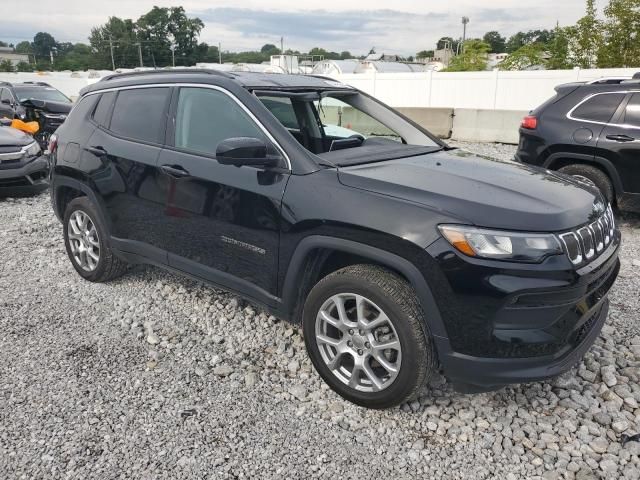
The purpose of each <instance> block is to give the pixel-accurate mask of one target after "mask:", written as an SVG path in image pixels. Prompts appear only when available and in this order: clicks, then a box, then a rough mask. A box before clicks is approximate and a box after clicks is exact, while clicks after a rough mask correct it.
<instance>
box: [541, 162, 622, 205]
mask: <svg viewBox="0 0 640 480" xmlns="http://www.w3.org/2000/svg"><path fill="white" fill-rule="evenodd" d="M574 164H582V165H590V166H592V167H596V168H598V169H599V170H601V171H602V172H603V173H605V174H606V175H607V176H608V177H609V178H610V179H611V184H612V185H613V190H614V193H615V196H616V198H618V197H620V195H622V194H623V193H624V187H623V186H622V180H621V179H620V176H619V175H618V171H617V170H616V167H615V166H614V165H613V163H611V161H610V160H608V159H606V158H604V157H600V156H597V155H596V156H594V155H585V154H580V153H565V152H558V153H554V154H552V155H550V156H549V157H548V158H547V160H546V161H545V163H544V165H543V166H544V168H547V169H549V170H559V169H561V168H562V167H566V166H567V165H574Z"/></svg>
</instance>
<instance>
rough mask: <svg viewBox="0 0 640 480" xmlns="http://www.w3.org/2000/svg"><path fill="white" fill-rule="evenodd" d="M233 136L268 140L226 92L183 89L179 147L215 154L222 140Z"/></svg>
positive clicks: (181, 92)
mask: <svg viewBox="0 0 640 480" xmlns="http://www.w3.org/2000/svg"><path fill="white" fill-rule="evenodd" d="M234 137H252V138H258V139H260V140H263V141H267V139H266V137H265V135H264V134H263V133H262V131H261V130H260V128H258V126H257V125H256V124H255V122H254V121H253V120H252V119H251V117H249V115H247V113H246V112H245V111H244V110H243V109H242V108H241V107H240V106H239V105H238V104H237V103H236V102H235V101H234V100H232V99H231V98H230V97H229V96H228V95H226V94H225V93H223V92H220V91H218V90H213V89H210V88H197V87H195V88H182V89H180V97H179V98H178V108H177V111H176V135H175V146H176V147H177V148H183V149H185V150H192V151H195V152H202V153H208V154H211V155H215V153H216V148H217V146H218V144H219V143H220V142H222V141H224V140H227V139H229V138H234Z"/></svg>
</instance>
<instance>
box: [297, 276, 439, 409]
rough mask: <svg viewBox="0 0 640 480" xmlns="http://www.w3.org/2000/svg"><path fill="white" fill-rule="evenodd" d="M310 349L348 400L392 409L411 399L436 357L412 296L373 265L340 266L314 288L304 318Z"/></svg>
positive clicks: (399, 280)
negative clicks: (341, 267)
mask: <svg viewBox="0 0 640 480" xmlns="http://www.w3.org/2000/svg"><path fill="white" fill-rule="evenodd" d="M303 330H304V338H305V343H306V347H307V351H308V353H309V356H310V358H311V361H312V362H313V364H314V366H315V368H316V370H317V371H318V373H319V374H320V376H321V377H322V378H323V380H324V381H325V382H326V383H327V384H328V385H329V386H330V387H331V388H332V389H333V390H334V391H336V392H337V393H338V394H340V395H341V396H342V397H344V398H345V399H347V400H349V401H351V402H353V403H355V404H357V405H361V406H364V407H367V408H376V409H382V408H389V407H393V406H396V405H399V404H401V403H404V402H407V401H409V400H412V399H413V398H415V397H416V396H417V394H418V392H419V390H420V387H421V386H422V385H423V384H424V383H425V382H426V381H427V380H428V379H429V377H430V376H431V374H432V373H433V372H434V371H435V370H436V354H435V349H434V347H433V344H432V342H431V338H430V336H429V334H428V331H427V328H426V323H425V318H424V313H423V311H422V308H421V306H420V303H419V301H418V299H417V297H416V294H415V292H414V291H413V289H412V288H411V286H410V285H409V284H408V283H407V282H406V281H405V280H404V279H403V278H401V277H400V276H399V275H397V274H396V273H393V272H391V271H389V270H386V269H384V268H381V267H378V266H374V265H355V266H350V267H346V268H343V269H341V270H338V271H337V272H334V273H332V274H330V275H328V276H327V277H325V278H323V279H322V280H320V282H318V284H317V285H316V286H315V287H314V288H313V289H312V290H311V292H310V293H309V296H308V297H307V300H306V302H305V307H304V312H303Z"/></svg>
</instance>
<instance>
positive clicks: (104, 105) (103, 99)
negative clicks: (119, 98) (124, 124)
mask: <svg viewBox="0 0 640 480" xmlns="http://www.w3.org/2000/svg"><path fill="white" fill-rule="evenodd" d="M115 98H116V92H106V93H103V94H102V95H101V96H100V101H99V102H98V106H97V107H96V110H95V112H93V120H94V121H95V122H96V123H97V124H98V125H101V126H103V127H108V126H109V118H108V115H109V111H110V109H111V105H112V104H113V100H114V99H115Z"/></svg>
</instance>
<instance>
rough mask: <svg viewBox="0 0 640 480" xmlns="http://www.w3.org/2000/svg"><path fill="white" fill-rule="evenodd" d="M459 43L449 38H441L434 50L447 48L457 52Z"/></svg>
mask: <svg viewBox="0 0 640 480" xmlns="http://www.w3.org/2000/svg"><path fill="white" fill-rule="evenodd" d="M459 43H460V42H459V41H458V40H454V39H453V38H451V37H442V38H441V39H440V40H438V42H437V44H436V49H437V50H443V49H445V48H447V47H448V48H450V49H451V50H453V51H454V52H455V51H457V50H458V44H459Z"/></svg>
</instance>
